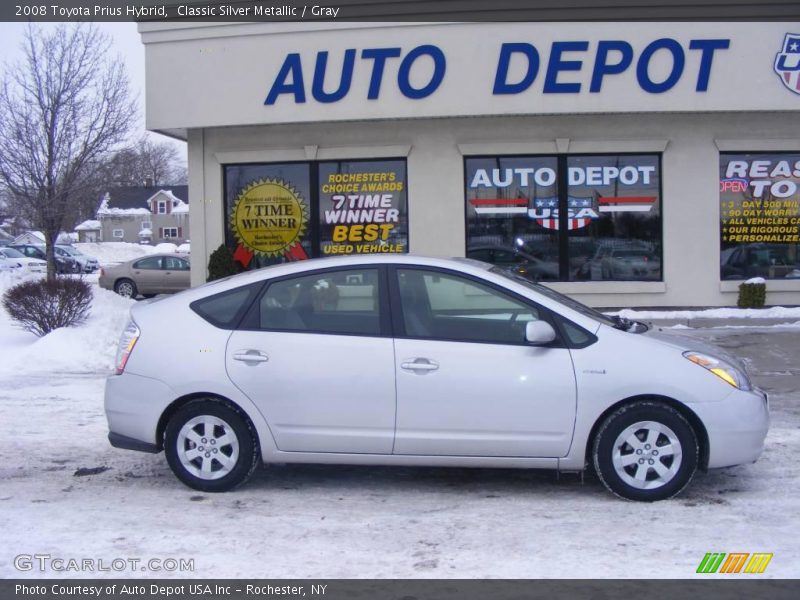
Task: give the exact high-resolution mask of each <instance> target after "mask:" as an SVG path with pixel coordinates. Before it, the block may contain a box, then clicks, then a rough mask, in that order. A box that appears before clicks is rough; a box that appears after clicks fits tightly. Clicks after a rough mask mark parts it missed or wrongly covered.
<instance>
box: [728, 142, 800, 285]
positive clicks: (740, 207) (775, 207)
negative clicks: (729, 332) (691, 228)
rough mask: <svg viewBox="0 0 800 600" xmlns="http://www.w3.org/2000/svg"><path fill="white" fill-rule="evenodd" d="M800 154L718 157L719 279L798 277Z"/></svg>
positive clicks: (752, 154)
mask: <svg viewBox="0 0 800 600" xmlns="http://www.w3.org/2000/svg"><path fill="white" fill-rule="evenodd" d="M799 186H800V154H798V153H792V154H789V153H785V154H784V153H744V152H743V153H724V154H720V160H719V200H720V211H719V212H720V230H721V231H720V278H721V279H750V278H751V277H763V278H765V279H798V278H800V229H798V225H800V189H799Z"/></svg>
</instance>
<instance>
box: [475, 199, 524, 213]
mask: <svg viewBox="0 0 800 600" xmlns="http://www.w3.org/2000/svg"><path fill="white" fill-rule="evenodd" d="M469 203H470V204H472V206H473V207H474V208H475V212H476V213H478V214H479V215H497V216H508V215H524V214H525V213H527V212H528V199H527V198H476V199H473V200H470V201H469Z"/></svg>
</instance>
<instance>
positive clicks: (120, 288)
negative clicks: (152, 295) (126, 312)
mask: <svg viewBox="0 0 800 600" xmlns="http://www.w3.org/2000/svg"><path fill="white" fill-rule="evenodd" d="M114 291H115V292H117V293H118V294H119V295H120V296H122V297H123V298H136V296H138V295H139V292H138V290H137V289H136V284H135V283H134V282H133V281H131V280H130V279H120V280H119V281H117V282H116V283H115V284H114Z"/></svg>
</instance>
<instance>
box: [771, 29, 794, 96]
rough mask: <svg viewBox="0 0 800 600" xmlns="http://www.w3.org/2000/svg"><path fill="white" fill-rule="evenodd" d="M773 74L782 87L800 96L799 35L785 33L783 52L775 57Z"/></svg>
mask: <svg viewBox="0 0 800 600" xmlns="http://www.w3.org/2000/svg"><path fill="white" fill-rule="evenodd" d="M775 72H776V73H777V74H778V77H780V78H781V81H782V82H783V85H784V86H785V87H786V88H787V89H789V90H791V91H792V92H794V93H795V94H800V34H799V33H787V34H786V37H785V38H784V39H783V51H782V52H778V54H776V55H775Z"/></svg>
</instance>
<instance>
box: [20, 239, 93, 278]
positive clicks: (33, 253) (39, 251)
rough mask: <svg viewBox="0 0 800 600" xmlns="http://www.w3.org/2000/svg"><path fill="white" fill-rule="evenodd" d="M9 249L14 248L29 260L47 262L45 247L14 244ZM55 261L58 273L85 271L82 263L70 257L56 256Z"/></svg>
mask: <svg viewBox="0 0 800 600" xmlns="http://www.w3.org/2000/svg"><path fill="white" fill-rule="evenodd" d="M9 248H14V249H15V250H17V251H19V252H21V253H22V254H24V255H25V256H27V257H29V258H39V259H41V260H47V255H46V254H45V249H44V246H37V245H34V244H12V245H10V246H9ZM55 259H56V272H57V273H62V274H63V273H80V272H81V271H82V270H83V269H82V267H81V265H80V263H79V262H78V261H76V260H74V259H73V258H71V257H69V256H59V255H58V254H56V256H55Z"/></svg>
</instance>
